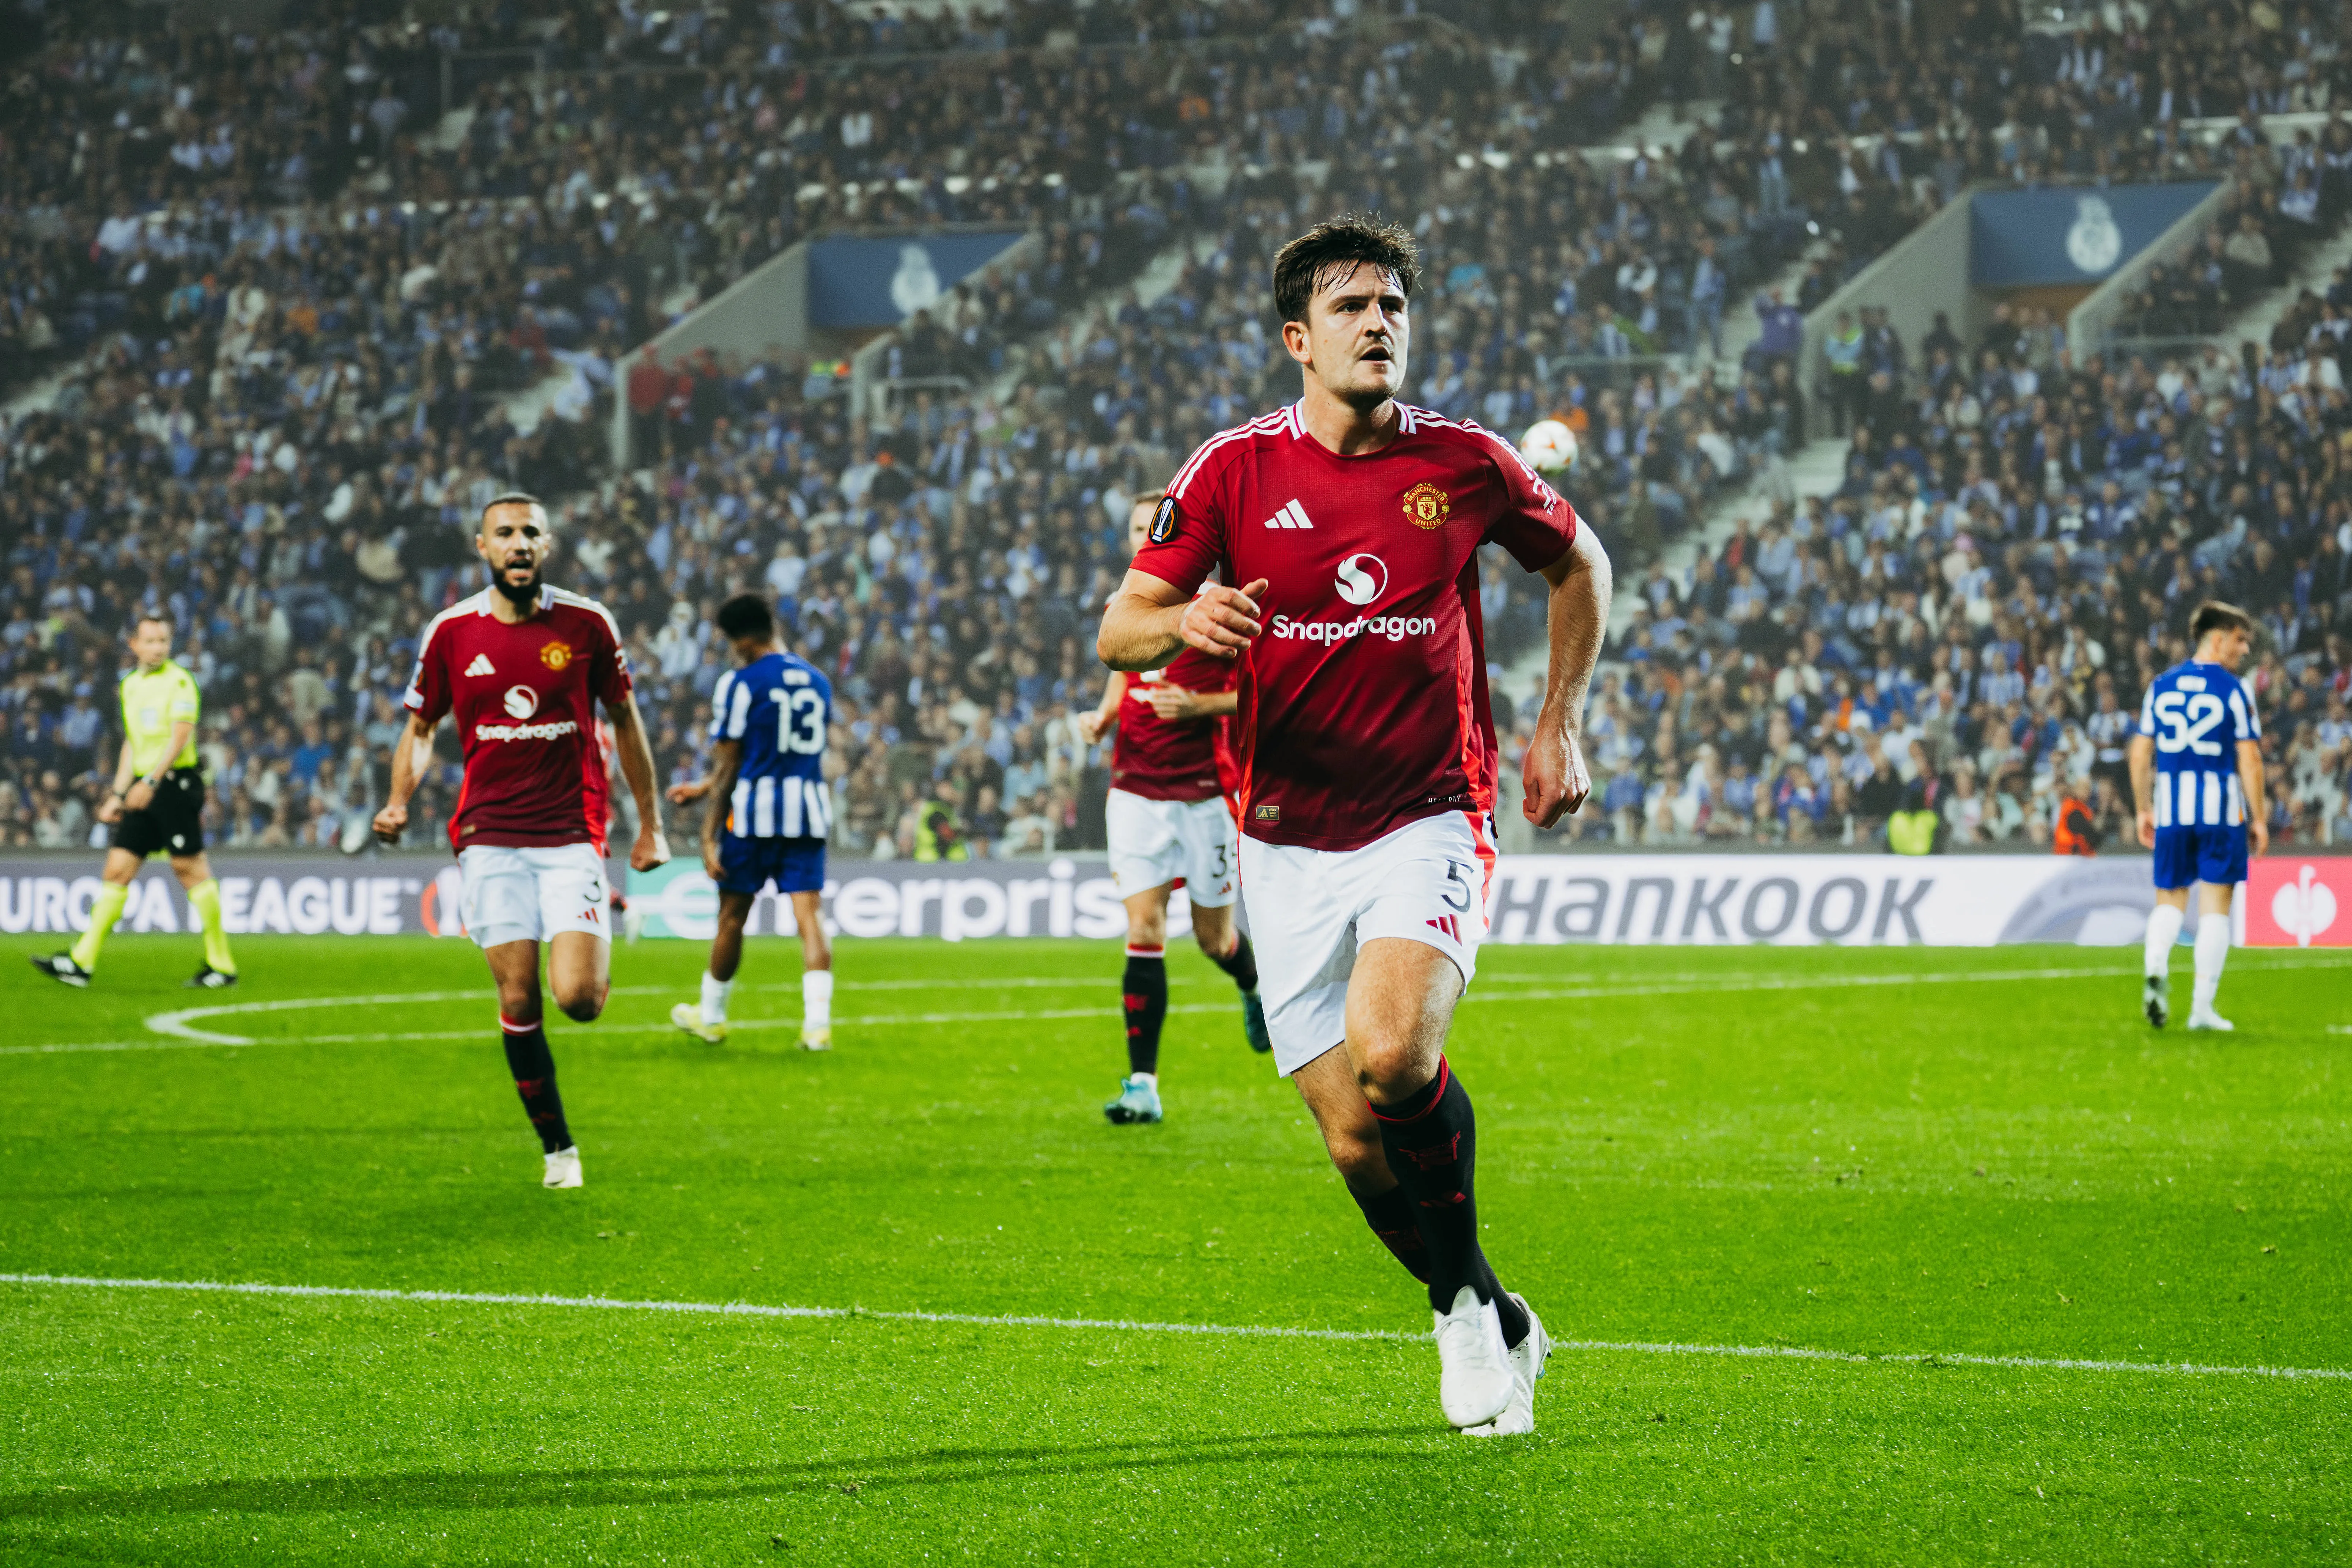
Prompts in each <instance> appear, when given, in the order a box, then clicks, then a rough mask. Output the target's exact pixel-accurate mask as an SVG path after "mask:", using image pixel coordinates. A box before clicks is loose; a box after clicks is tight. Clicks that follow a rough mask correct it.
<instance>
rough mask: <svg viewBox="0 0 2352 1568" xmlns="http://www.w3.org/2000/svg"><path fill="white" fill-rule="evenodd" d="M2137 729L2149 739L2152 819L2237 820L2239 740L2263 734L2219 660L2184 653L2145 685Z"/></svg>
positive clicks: (2242, 807)
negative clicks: (2183, 657) (2153, 744)
mask: <svg viewBox="0 0 2352 1568" xmlns="http://www.w3.org/2000/svg"><path fill="white" fill-rule="evenodd" d="M2139 733H2140V734H2142V735H2144V736H2147V737H2148V738H2150V739H2151V740H2153V741H2155V742H2156V800H2155V805H2156V825H2157V826H2158V827H2159V828H2218V827H2232V828H2235V827H2242V826H2244V824H2245V821H2246V800H2245V795H2244V792H2243V791H2242V789H2241V788H2240V787H2239V784H2238V742H2240V741H2242V740H2258V739H2260V738H2261V737H2262V733H2263V724H2262V719H2261V718H2260V716H2257V715H2256V714H2255V712H2254V700H2253V698H2252V697H2251V696H2249V695H2246V688H2245V687H2244V686H2242V685H2239V683H2238V677H2237V676H2235V675H2233V674H2231V673H2230V672H2229V671H2228V670H2226V669H2224V668H2222V667H2221V665H2219V664H2199V663H2198V662H2197V661H2196V660H2194V659H2190V660H2188V661H2187V662H2185V663H2183V664H2175V665H2174V666H2173V667H2172V668H2170V669H2168V670H2167V671H2165V672H2164V674H2160V675H2158V676H2157V677H2156V679H2155V680H2154V681H2153V682H2152V683H2150V684H2149V685H2148V688H2147V699H2146V700H2145V701H2143V702H2142V703H2141V704H2140V706H2139Z"/></svg>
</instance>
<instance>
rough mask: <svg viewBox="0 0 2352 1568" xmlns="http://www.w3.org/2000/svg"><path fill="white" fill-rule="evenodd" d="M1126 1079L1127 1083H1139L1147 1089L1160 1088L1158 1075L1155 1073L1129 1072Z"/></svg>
mask: <svg viewBox="0 0 2352 1568" xmlns="http://www.w3.org/2000/svg"><path fill="white" fill-rule="evenodd" d="M1127 1078H1128V1082H1130V1083H1140V1084H1142V1085H1143V1086H1144V1087H1145V1088H1147V1089H1157V1088H1159V1087H1160V1074H1158V1073H1157V1072H1130V1073H1129V1074H1128V1075H1127Z"/></svg>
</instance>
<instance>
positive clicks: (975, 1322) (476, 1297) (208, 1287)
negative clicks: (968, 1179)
mask: <svg viewBox="0 0 2352 1568" xmlns="http://www.w3.org/2000/svg"><path fill="white" fill-rule="evenodd" d="M0 1284H10V1285H50V1286H62V1287H65V1288H68V1289H80V1290H93V1291H199V1292H205V1293H209V1294H213V1295H224V1296H294V1297H305V1298H311V1299H320V1298H326V1299H337V1300H347V1301H414V1302H419V1303H423V1304H426V1305H449V1304H456V1305H465V1306H486V1307H571V1308H577V1309H584V1310H588V1311H594V1312H684V1313H690V1314H695V1315H698V1316H710V1317H751V1318H868V1319H872V1320H874V1321H876V1322H902V1323H948V1324H955V1325H960V1326H967V1327H972V1328H1033V1329H1074V1330H1084V1331H1097V1332H1102V1333H1168V1334H1197V1335H1205V1336H1210V1337H1214V1338H1221V1339H1319V1340H1347V1341H1352V1342H1357V1343H1387V1344H1415V1343H1426V1342H1427V1340H1428V1339H1429V1336H1428V1335H1427V1334H1424V1333H1405V1332H1403V1331H1401V1330H1396V1329H1302V1328H1286V1327H1282V1326H1279V1325H1275V1324H1266V1323H1164V1322H1142V1321H1139V1320H1135V1319H1130V1318H1054V1317H1034V1316H1026V1315H1023V1314H1020V1313H1014V1312H1004V1313H991V1312H883V1311H877V1310H875V1309H872V1308H868V1307H779V1306H768V1305H764V1304H762V1303H761V1302H756V1301H629V1300H625V1299H622V1298H617V1297H613V1296H526V1295H513V1294H507V1293H504V1292H494V1291H388V1290H368V1289H364V1288H362V1287H358V1286H351V1285H271V1284H259V1283H250V1282H229V1281H219V1280H117V1279H107V1278H103V1277H99V1276H94V1275H88V1274H0ZM1552 1348H1553V1349H1555V1350H1585V1351H1603V1352H1615V1353H1619V1354H1631V1355H1704V1356H1739V1357H1747V1358H1750V1359H1755V1360H1766V1361H1772V1360H1779V1361H1825V1362H1833V1363H1838V1364H1843V1365H1851V1366H1868V1365H1882V1364H1883V1365H1895V1366H1989V1367H2002V1368H2010V1369H2015V1370H2024V1371H2047V1372H2107V1373H2139V1374H2142V1375H2163V1376H2173V1377H2181V1376H2190V1377H2276V1378H2284V1379H2290V1380H2306V1381H2307V1380H2316V1381H2321V1382H2352V1369H2348V1368H2345V1367H2336V1366H2221V1365H2213V1364H2207V1363H2202V1362H2190V1361H2179V1362H2165V1361H2095V1360H2090V1359H2086V1358H2084V1357H2079V1356H2043V1355H1976V1354H1969V1353H1968V1352H1964V1351H1963V1352H1925V1353H1917V1352H1913V1353H1896V1354H1886V1355H1869V1354H1863V1353H1861V1352H1858V1351H1848V1350H1816V1349H1812V1348H1811V1347H1808V1346H1803V1345H1772V1344H1684V1343H1677V1342H1675V1341H1672V1340H1597V1339H1569V1340H1554V1341H1553V1342H1552Z"/></svg>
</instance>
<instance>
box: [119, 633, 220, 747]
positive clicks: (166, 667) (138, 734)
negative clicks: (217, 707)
mask: <svg viewBox="0 0 2352 1568" xmlns="http://www.w3.org/2000/svg"><path fill="white" fill-rule="evenodd" d="M203 701H204V699H203V696H202V695H201V694H200V693H199V692H198V691H197V690H196V677H195V676H194V675H192V674H188V672H187V671H185V670H184V669H182V668H181V667H180V666H179V665H177V664H173V663H172V661H171V660H169V659H166V660H164V661H163V664H161V665H159V666H158V667H156V668H155V669H153V670H152V671H149V670H133V671H131V674H127V675H125V676H123V677H122V740H123V744H124V745H126V746H128V747H131V769H132V770H133V771H134V772H136V773H139V774H142V775H145V774H149V773H152V772H155V771H156V770H157V769H159V768H194V766H195V765H196V732H195V730H194V728H193V726H194V724H195V722H196V711H197V709H198V708H199V707H200V706H202V704H203ZM183 721H184V722H186V723H187V724H188V725H190V726H191V728H190V729H189V731H188V744H187V745H186V746H184V747H181V748H180V754H179V755H178V756H177V757H172V756H169V755H168V752H169V750H170V747H171V745H172V727H173V725H174V724H178V723H181V722H183Z"/></svg>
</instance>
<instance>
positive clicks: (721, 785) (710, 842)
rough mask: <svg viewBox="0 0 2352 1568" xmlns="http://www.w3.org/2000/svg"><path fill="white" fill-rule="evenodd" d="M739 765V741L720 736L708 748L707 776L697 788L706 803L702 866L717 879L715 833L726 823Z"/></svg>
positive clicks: (741, 756) (716, 839) (717, 852)
mask: <svg viewBox="0 0 2352 1568" xmlns="http://www.w3.org/2000/svg"><path fill="white" fill-rule="evenodd" d="M742 766H743V743H742V742H741V741H740V740H722V741H720V742H719V744H718V745H717V746H715V747H712V748H711V754H710V777H709V778H708V779H704V780H702V783H701V786H700V788H701V792H702V794H703V795H704V797H705V798H707V799H708V800H709V802H710V804H709V807H708V808H707V809H706V810H704V811H703V813H702V869H703V870H704V871H706V872H708V873H710V880H711V881H713V882H717V881H718V880H719V876H720V875H721V872H720V868H719V831H720V830H721V829H723V828H725V827H726V826H727V813H728V812H729V810H731V809H732V808H733V803H734V795H735V775H736V773H737V772H738V771H740V769H741V768H742Z"/></svg>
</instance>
